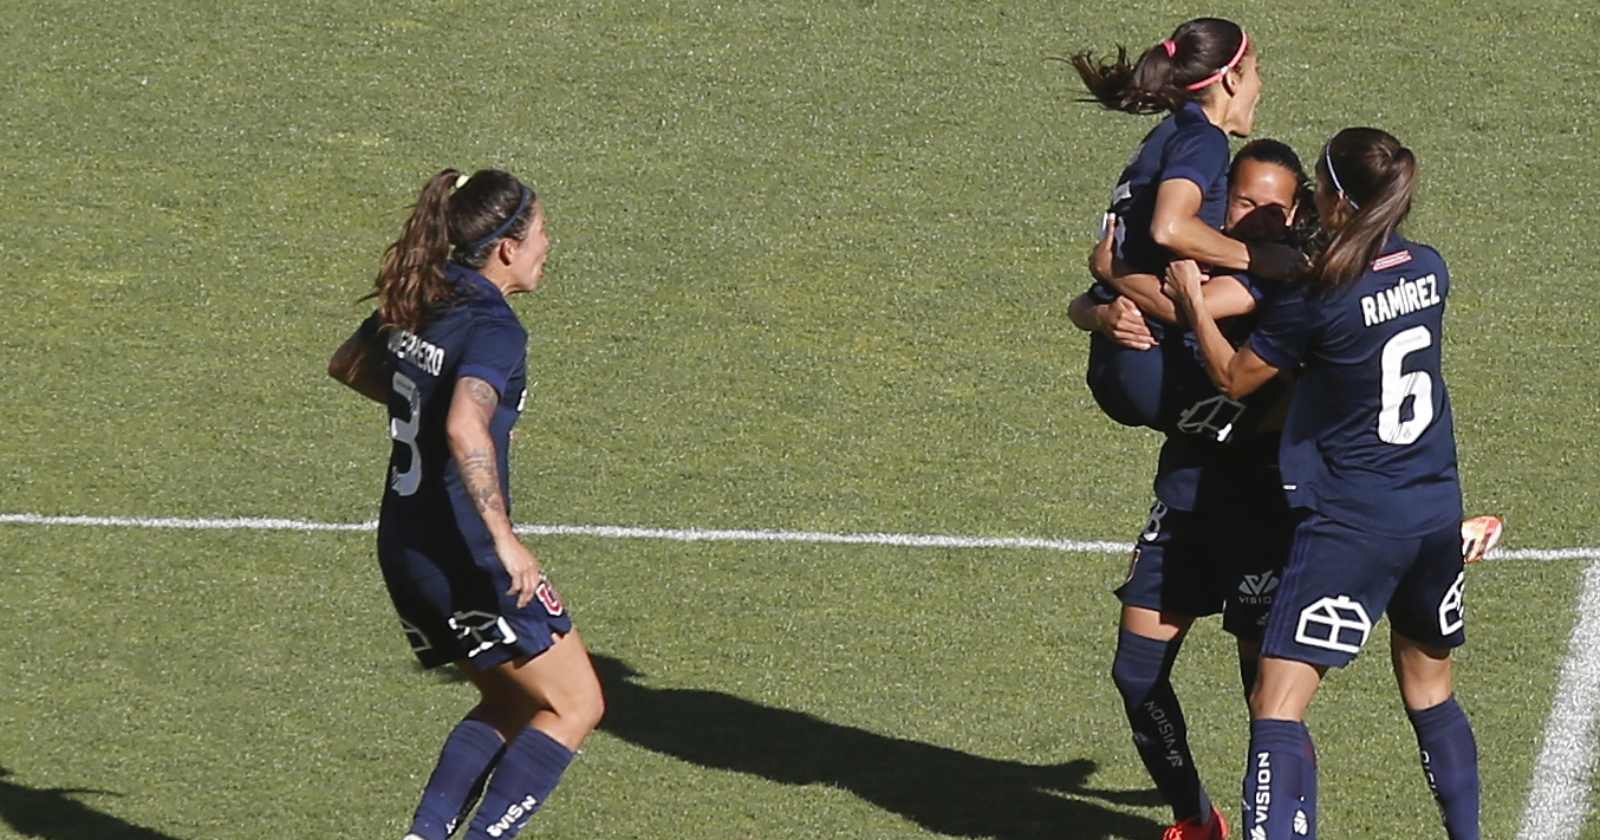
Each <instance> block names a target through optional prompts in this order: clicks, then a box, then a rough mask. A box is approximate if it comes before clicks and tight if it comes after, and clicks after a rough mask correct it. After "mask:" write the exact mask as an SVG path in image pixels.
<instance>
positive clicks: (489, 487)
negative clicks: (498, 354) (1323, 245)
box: [458, 385, 506, 516]
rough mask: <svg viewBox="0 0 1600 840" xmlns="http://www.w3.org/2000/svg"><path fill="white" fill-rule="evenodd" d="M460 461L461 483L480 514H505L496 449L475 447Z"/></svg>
mask: <svg viewBox="0 0 1600 840" xmlns="http://www.w3.org/2000/svg"><path fill="white" fill-rule="evenodd" d="M484 387H488V386H487V385H485V386H484ZM489 390H491V391H493V390H494V389H492V388H490V389H489ZM458 463H459V465H460V467H461V483H462V484H463V485H465V486H466V488H467V495H469V496H471V497H472V504H473V505H474V506H476V507H477V508H478V514H479V515H480V516H481V515H485V514H488V513H490V512H495V513H498V514H500V515H501V516H505V515H506V501H505V499H504V498H502V497H501V495H500V470H499V468H498V467H497V466H496V464H495V457H494V449H493V448H486V449H473V450H471V451H469V452H467V453H466V454H464V455H462V456H461V458H460V459H459V461H458Z"/></svg>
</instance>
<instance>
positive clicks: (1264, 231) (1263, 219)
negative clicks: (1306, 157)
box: [1227, 160, 1296, 240]
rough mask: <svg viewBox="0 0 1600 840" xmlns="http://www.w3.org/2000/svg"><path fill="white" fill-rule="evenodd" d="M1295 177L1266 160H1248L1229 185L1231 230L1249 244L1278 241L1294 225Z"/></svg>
mask: <svg viewBox="0 0 1600 840" xmlns="http://www.w3.org/2000/svg"><path fill="white" fill-rule="evenodd" d="M1295 185H1296V180H1295V175H1294V173H1293V172H1290V171H1289V170H1288V169H1285V168H1284V167H1282V166H1280V165H1278V164H1276V163H1268V162H1266V161H1264V160H1244V161H1241V162H1240V163H1239V170H1238V171H1237V172H1236V173H1234V177H1233V180H1232V181H1230V182H1229V183H1228V218H1227V229H1228V230H1229V231H1231V232H1234V233H1235V234H1236V235H1238V237H1239V238H1241V239H1245V240H1275V239H1279V238H1281V237H1282V236H1283V232H1284V228H1285V227H1286V226H1287V225H1288V224H1289V223H1290V222H1292V221H1294V212H1295Z"/></svg>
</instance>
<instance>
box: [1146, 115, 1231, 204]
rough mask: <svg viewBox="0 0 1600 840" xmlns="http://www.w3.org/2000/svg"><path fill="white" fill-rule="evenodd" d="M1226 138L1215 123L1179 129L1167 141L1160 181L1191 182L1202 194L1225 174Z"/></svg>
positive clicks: (1225, 175) (1226, 157)
mask: <svg viewBox="0 0 1600 840" xmlns="http://www.w3.org/2000/svg"><path fill="white" fill-rule="evenodd" d="M1227 173H1228V138H1227V137H1226V136H1224V135H1223V133H1222V132H1221V131H1220V130H1218V129H1217V128H1216V127H1215V126H1211V125H1206V126H1203V127H1200V128H1197V129H1195V130H1192V131H1180V132H1178V133H1177V134H1176V135H1174V136H1173V138H1172V140H1170V141H1169V142H1168V143H1167V148H1166V155H1165V156H1164V158H1163V160H1162V165H1161V180H1162V181H1172V180H1176V179H1180V178H1181V179H1183V180H1186V181H1193V182H1194V183H1195V185H1196V186H1198V187H1199V188H1200V192H1201V193H1205V192H1207V191H1209V190H1210V189H1211V188H1212V187H1213V186H1215V185H1216V183H1217V180H1218V179H1220V178H1225V177H1227Z"/></svg>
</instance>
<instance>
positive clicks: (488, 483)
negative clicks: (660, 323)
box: [328, 169, 603, 840]
mask: <svg viewBox="0 0 1600 840" xmlns="http://www.w3.org/2000/svg"><path fill="white" fill-rule="evenodd" d="M544 219H545V217H544V206H543V204H542V203H541V202H540V201H539V197H538V196H537V195H536V194H535V193H534V191H533V189H532V188H530V187H529V186H527V185H526V184H523V183H522V182H521V181H519V180H517V178H516V177H515V176H513V175H511V174H509V173H506V172H501V171H499V170H494V169H484V170H479V171H478V172H476V173H474V174H473V175H472V176H471V177H470V178H467V177H465V176H462V175H461V174H460V173H458V172H457V171H456V170H454V169H446V170H444V171H442V172H440V173H439V174H437V175H435V176H433V178H431V179H429V181H428V183H427V185H426V186H424V187H423V189H422V194H421V196H420V197H419V198H418V199H417V203H416V206H415V208H414V209H413V211H412V213H411V217H410V219H409V220H408V221H407V222H406V225H405V229H404V231H403V232H402V233H401V235H400V238H399V239H397V240H396V241H395V242H394V243H393V244H392V245H390V246H389V248H388V250H387V251H386V252H385V254H384V258H383V264H382V267H381V268H380V269H379V271H378V276H377V281H376V291H375V292H374V297H376V298H377V300H378V307H377V311H376V312H374V313H373V314H372V315H371V316H370V317H368V318H367V319H366V321H364V322H363V323H362V324H361V326H360V328H359V329H357V330H356V332H355V334H354V335H352V336H351V337H350V338H349V339H348V340H346V341H345V342H344V344H343V345H341V346H340V347H339V349H338V351H337V352H335V353H334V354H333V359H332V361H330V362H329V363H328V373H329V374H330V375H331V376H333V377H334V378H335V379H337V380H339V381H340V382H343V383H344V384H346V385H348V386H350V387H351V388H353V389H355V390H356V391H358V392H359V393H361V394H363V395H364V396H367V397H369V398H371V399H373V400H376V401H378V402H382V403H384V404H386V405H387V406H388V409H389V435H390V437H392V438H393V439H394V444H393V446H392V448H391V452H390V455H389V469H388V479H387V482H386V486H385V488H384V493H383V507H382V513H381V515H380V518H379V522H378V565H379V567H380V568H381V569H382V572H383V579H384V582H385V583H386V584H387V585H388V589H389V596H390V598H391V599H392V600H393V602H394V607H395V611H396V612H397V613H398V614H399V618H400V626H401V628H402V629H403V630H404V632H405V636H406V639H407V641H408V642H410V645H411V650H412V652H413V653H414V654H416V657H417V659H418V660H419V661H420V662H421V664H422V666H423V667H424V668H434V667H437V666H439V665H443V664H445V663H455V664H456V665H458V666H459V667H460V668H461V669H462V671H464V672H465V674H466V675H467V676H468V677H469V678H470V679H471V681H472V683H473V684H474V685H475V686H476V687H477V689H478V693H479V700H478V704H477V705H476V706H474V707H473V708H472V710H471V711H469V712H468V713H467V715H466V717H465V718H464V719H463V720H462V721H461V722H460V723H458V724H457V725H456V727H455V729H454V730H453V731H452V732H451V733H450V735H449V737H448V738H447V739H446V740H445V743H444V749H443V751H442V753H441V754H440V756H439V760H438V764H437V765H436V766H435V767H434V770H433V774H432V776H431V777H430V778H429V779H428V783H427V787H426V788H425V789H424V790H423V792H422V801H421V804H419V805H418V806H417V810H416V815H415V817H414V819H413V821H412V825H411V830H410V833H409V834H408V835H407V840H445V838H447V837H449V836H450V835H452V834H453V833H454V832H455V830H456V827H457V826H458V824H459V823H460V822H461V821H462V820H463V819H465V817H466V816H467V814H469V813H470V812H471V810H472V807H473V805H474V804H475V803H476V802H477V800H478V799H479V798H480V796H481V797H482V800H483V801H482V805H481V807H479V809H478V813H477V815H476V817H474V819H473V820H472V823H471V825H470V826H469V828H468V830H467V834H466V836H467V837H468V838H469V840H488V838H509V837H514V836H515V835H516V834H517V832H518V831H520V830H521V829H522V827H523V826H524V825H526V824H527V822H528V820H529V819H530V818H531V817H532V816H533V813H534V812H535V811H536V810H538V808H539V807H540V806H541V805H543V804H544V801H545V799H546V798H548V797H549V795H550V792H551V791H552V790H553V789H554V788H555V786H556V783H557V782H558V781H559V780H560V779H561V775H562V773H563V772H564V771H565V769H566V767H567V764H568V763H569V762H570V761H571V760H572V756H573V753H574V751H575V750H577V749H578V746H579V744H581V743H582V742H583V740H584V738H585V737H586V736H587V735H588V734H589V733H590V732H591V731H592V730H593V729H594V727H595V725H596V724H597V723H598V722H599V720H600V715H601V711H602V706H603V703H602V699H601V693H600V683H599V681H598V680H597V679H596V677H595V673H594V669H593V668H592V667H591V666H590V663H589V655H588V653H587V651H586V650H585V649H584V645H583V641H582V639H581V638H580V637H579V635H578V632H577V631H576V630H574V629H573V627H572V619H571V617H570V616H569V615H568V614H567V611H566V607H565V606H564V605H563V604H562V602H561V598H560V596H559V595H557V594H556V590H555V588H554V587H552V586H551V585H550V581H549V579H548V578H547V577H546V576H545V574H544V572H543V571H542V570H541V568H540V565H539V559H538V558H537V557H536V556H535V555H534V553H533V552H532V551H530V550H529V549H528V548H527V547H526V546H524V545H523V544H522V542H521V541H520V540H519V539H518V538H517V536H516V534H515V533H513V532H512V529H511V518H510V510H511V506H510V481H509V477H508V472H507V471H508V467H509V462H508V457H509V454H510V453H509V450H510V442H511V427H512V426H513V425H514V424H515V423H516V422H517V418H518V416H519V415H520V413H521V411H522V405H523V400H524V398H525V397H526V395H527V394H526V389H527V385H528V381H527V369H526V354H527V332H526V331H525V330H524V329H523V327H522V325H521V323H519V322H518V320H517V316H516V313H515V312H513V311H512V309H511V307H510V306H509V305H507V302H506V298H507V297H509V296H510V295H514V294H519V293H522V292H531V291H533V290H534V289H536V288H537V287H538V286H539V281H540V278H541V276H542V275H543V271H544V264H545V258H546V256H547V255H548V254H549V249H550V239H549V237H548V236H547V235H546V233H545V227H544ZM486 782H487V789H485V783H486Z"/></svg>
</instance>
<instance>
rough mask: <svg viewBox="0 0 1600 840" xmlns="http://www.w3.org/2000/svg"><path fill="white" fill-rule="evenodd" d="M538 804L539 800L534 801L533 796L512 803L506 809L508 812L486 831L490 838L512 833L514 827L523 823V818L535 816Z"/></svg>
mask: <svg viewBox="0 0 1600 840" xmlns="http://www.w3.org/2000/svg"><path fill="white" fill-rule="evenodd" d="M538 804H539V800H537V799H534V798H533V797H532V796H528V797H525V798H523V800H522V801H521V802H513V803H511V807H510V808H507V809H506V812H505V813H504V814H502V815H501V816H500V819H498V820H496V821H495V823H494V825H491V826H489V828H488V829H486V830H487V832H488V834H489V836H490V837H499V836H500V835H502V834H505V833H506V832H508V831H510V830H511V828H512V827H513V826H515V825H517V824H518V823H519V822H521V820H522V818H523V817H531V816H533V809H534V808H535V807H536V806H537V805H538Z"/></svg>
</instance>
